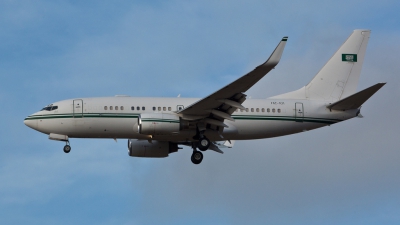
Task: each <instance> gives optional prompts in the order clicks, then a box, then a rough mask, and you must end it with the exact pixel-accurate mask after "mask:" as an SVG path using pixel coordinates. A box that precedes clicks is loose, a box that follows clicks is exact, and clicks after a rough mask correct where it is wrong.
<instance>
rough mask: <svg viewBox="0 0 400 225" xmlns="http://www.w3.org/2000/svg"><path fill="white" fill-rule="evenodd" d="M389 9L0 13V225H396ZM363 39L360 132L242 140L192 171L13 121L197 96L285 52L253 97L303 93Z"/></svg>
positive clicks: (293, 6)
mask: <svg viewBox="0 0 400 225" xmlns="http://www.w3.org/2000/svg"><path fill="white" fill-rule="evenodd" d="M399 8H400V3H399V2H398V1H394V0H393V1H390V0H387V1H379V2H377V1H357V0H347V1H342V0H337V1H324V2H322V1H311V0H310V1H297V2H296V3H292V2H285V1H168V2H167V1H122V0H121V1H61V0H60V1H40V0H38V1H7V0H6V1H2V2H0V30H1V33H0V76H1V78H2V79H1V80H2V82H1V83H0V103H1V105H2V106H3V110H1V111H0V114H1V118H3V119H2V123H1V124H2V127H3V129H1V131H0V135H1V142H0V149H1V151H0V180H1V181H2V182H0V223H2V224H22V223H25V224H26V223H30V224H88V223H96V224H157V223H163V224H188V223H191V224H210V223H213V224H244V223H247V224H249V223H252V224H266V223H272V224H339V223H340V224H399V223H400V216H399V215H400V192H399V190H400V180H399V171H400V164H399V160H400V152H399V151H398V149H399V139H398V134H399V133H400V128H399V127H400V126H399V125H400V124H399V122H398V121H399V120H398V118H397V117H398V116H397V112H398V111H399V106H398V104H397V102H398V101H397V99H399V97H400V86H399V84H400V78H399V76H398V73H399V71H400V64H399V63H398V59H399V52H400V44H399V40H400V29H399V27H400V22H399V21H400V18H399V15H398V9H399ZM359 28H363V29H364V28H366V29H371V30H372V34H371V38H370V42H369V45H368V49H367V55H366V58H365V62H364V66H363V71H362V76H361V79H360V84H359V89H363V88H366V87H368V86H371V85H373V84H375V83H378V82H388V84H387V85H386V86H385V87H384V88H382V90H380V91H379V92H378V93H377V94H376V95H374V96H373V97H372V98H371V99H370V100H369V101H368V102H367V103H366V104H365V105H364V106H363V107H362V114H363V115H364V117H365V118H363V119H352V120H350V121H347V122H344V123H340V124H336V125H333V126H330V127H326V128H322V129H318V130H314V131H310V132H305V133H301V134H297V135H291V136H286V137H279V138H273V139H266V140H255V141H240V142H237V143H236V144H235V147H234V148H233V149H231V150H227V151H226V153H225V154H223V155H220V154H216V153H213V152H206V153H205V160H204V161H203V162H202V164H201V165H199V166H194V165H193V164H192V163H191V162H190V154H191V151H190V149H188V148H186V149H183V150H181V151H179V152H178V153H174V154H171V155H170V156H169V157H168V158H165V159H141V158H132V157H129V156H128V154H127V149H126V140H118V142H115V141H114V140H94V139H82V140H79V139H73V140H72V141H71V145H72V152H71V153H70V154H68V155H66V154H64V153H63V152H62V147H63V143H61V142H55V141H50V140H48V138H47V136H46V135H44V134H41V133H38V132H35V131H34V130H31V129H29V128H28V127H26V126H25V125H24V124H23V119H24V118H25V117H26V116H28V115H30V114H32V113H34V112H36V111H38V110H39V109H40V108H42V107H43V106H45V105H47V104H49V103H52V102H55V101H58V100H63V99H70V98H78V97H96V96H114V95H116V94H127V95H131V96H168V97H171V96H177V95H178V94H181V96H182V97H199V98H201V97H204V96H206V95H208V94H210V93H212V92H213V91H215V90H217V89H219V88H220V87H222V86H224V85H226V84H227V83H229V82H231V81H233V80H234V79H236V78H238V77H240V76H241V75H243V74H245V73H247V72H248V71H250V70H251V69H253V68H254V67H255V66H257V65H258V64H259V63H261V62H264V61H265V59H266V58H267V57H268V56H269V54H270V53H271V52H272V50H273V49H274V47H275V46H276V44H277V43H278V42H279V40H280V39H281V38H282V37H283V36H289V40H288V43H287V46H286V49H285V52H284V55H283V57H282V60H281V62H280V64H279V65H278V66H277V68H276V70H274V71H272V72H271V73H270V74H268V76H266V77H265V78H264V79H263V80H261V81H260V82H259V83H257V84H256V85H255V86H254V87H253V88H252V89H251V90H249V92H248V93H249V95H250V96H252V98H267V97H269V96H272V95H276V94H280V93H284V92H287V91H291V90H295V89H297V88H300V87H302V86H303V85H305V84H307V83H308V82H309V80H310V79H311V78H312V77H313V76H314V75H315V74H316V73H317V72H318V70H319V69H320V68H321V67H322V66H323V64H324V63H325V62H326V61H327V60H328V59H329V58H330V56H331V55H332V54H333V53H334V51H335V50H336V49H337V48H338V47H339V46H340V45H341V44H342V43H343V42H344V40H345V39H346V38H347V37H348V36H349V35H350V33H351V32H352V30H354V29H359Z"/></svg>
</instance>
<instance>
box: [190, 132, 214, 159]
mask: <svg viewBox="0 0 400 225" xmlns="http://www.w3.org/2000/svg"><path fill="white" fill-rule="evenodd" d="M210 145H211V142H210V140H209V139H208V138H206V137H205V136H203V135H202V137H200V138H199V141H198V142H194V143H192V148H193V154H192V157H191V160H192V163H194V164H196V165H197V164H200V163H201V161H203V153H201V152H200V151H197V148H198V149H199V150H201V151H206V150H207V149H208V148H209V147H210Z"/></svg>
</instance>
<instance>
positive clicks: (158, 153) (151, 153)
mask: <svg viewBox="0 0 400 225" xmlns="http://www.w3.org/2000/svg"><path fill="white" fill-rule="evenodd" d="M178 149H179V148H178V144H176V143H171V142H168V141H152V142H151V143H150V142H148V141H147V140H131V139H129V140H128V154H129V156H132V157H148V158H164V157H168V155H169V154H170V153H173V152H177V151H178Z"/></svg>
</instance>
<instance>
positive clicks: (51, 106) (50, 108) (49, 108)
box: [40, 105, 58, 111]
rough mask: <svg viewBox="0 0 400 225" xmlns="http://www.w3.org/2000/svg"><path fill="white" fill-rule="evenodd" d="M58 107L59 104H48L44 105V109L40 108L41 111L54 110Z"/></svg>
mask: <svg viewBox="0 0 400 225" xmlns="http://www.w3.org/2000/svg"><path fill="white" fill-rule="evenodd" d="M56 109H58V106H56V105H48V106H46V107H44V108H43V109H42V110H40V111H53V110H56Z"/></svg>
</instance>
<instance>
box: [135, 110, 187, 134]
mask: <svg viewBox="0 0 400 225" xmlns="http://www.w3.org/2000/svg"><path fill="white" fill-rule="evenodd" d="M180 124H181V123H180V118H179V116H177V115H175V114H170V113H143V114H140V115H139V118H138V132H139V133H140V134H146V135H168V134H172V133H178V132H179V130H180Z"/></svg>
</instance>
